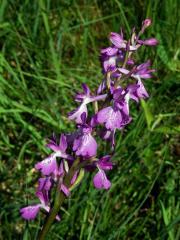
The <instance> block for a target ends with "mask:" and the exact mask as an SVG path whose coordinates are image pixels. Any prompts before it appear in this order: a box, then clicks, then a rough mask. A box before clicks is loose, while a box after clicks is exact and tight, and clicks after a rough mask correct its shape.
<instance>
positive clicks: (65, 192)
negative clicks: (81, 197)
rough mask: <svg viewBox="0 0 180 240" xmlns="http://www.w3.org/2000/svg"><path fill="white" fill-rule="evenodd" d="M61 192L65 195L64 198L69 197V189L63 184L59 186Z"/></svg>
mask: <svg viewBox="0 0 180 240" xmlns="http://www.w3.org/2000/svg"><path fill="white" fill-rule="evenodd" d="M61 191H62V192H63V193H64V194H65V195H66V197H68V196H69V195H70V191H69V189H68V188H67V187H66V186H65V185H64V184H61Z"/></svg>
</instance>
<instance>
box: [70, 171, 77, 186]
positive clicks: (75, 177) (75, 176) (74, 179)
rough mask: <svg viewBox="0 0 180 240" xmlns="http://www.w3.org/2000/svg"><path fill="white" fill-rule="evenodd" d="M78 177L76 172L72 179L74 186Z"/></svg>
mask: <svg viewBox="0 0 180 240" xmlns="http://www.w3.org/2000/svg"><path fill="white" fill-rule="evenodd" d="M77 176H78V171H76V172H75V174H74V175H73V177H72V179H71V185H73V184H74V183H75V181H76V179H77Z"/></svg>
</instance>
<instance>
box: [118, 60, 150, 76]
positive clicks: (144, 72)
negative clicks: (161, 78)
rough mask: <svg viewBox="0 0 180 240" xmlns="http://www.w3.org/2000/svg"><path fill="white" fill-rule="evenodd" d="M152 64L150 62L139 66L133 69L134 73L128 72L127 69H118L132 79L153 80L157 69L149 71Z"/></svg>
mask: <svg viewBox="0 0 180 240" xmlns="http://www.w3.org/2000/svg"><path fill="white" fill-rule="evenodd" d="M150 65H151V63H150V61H147V62H145V63H142V64H140V65H139V66H137V67H135V68H133V70H132V71H130V70H127V69H125V68H118V70H119V71H120V72H121V73H123V74H125V75H130V76H131V77H133V78H135V79H137V80H139V79H140V78H144V79H146V78H151V77H152V73H153V72H155V69H149V67H150Z"/></svg>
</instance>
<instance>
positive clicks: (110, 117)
mask: <svg viewBox="0 0 180 240" xmlns="http://www.w3.org/2000/svg"><path fill="white" fill-rule="evenodd" d="M113 97H114V100H113V105H112V106H109V107H106V108H103V109H102V110H100V111H99V112H98V113H97V115H96V117H95V121H96V122H97V123H100V124H102V123H104V124H105V127H106V128H107V129H108V130H111V131H113V130H115V129H122V128H123V127H124V126H125V125H127V124H128V123H129V122H130V121H131V117H130V116H129V95H128V93H127V94H125V91H124V90H122V89H117V90H115V91H114V94H113Z"/></svg>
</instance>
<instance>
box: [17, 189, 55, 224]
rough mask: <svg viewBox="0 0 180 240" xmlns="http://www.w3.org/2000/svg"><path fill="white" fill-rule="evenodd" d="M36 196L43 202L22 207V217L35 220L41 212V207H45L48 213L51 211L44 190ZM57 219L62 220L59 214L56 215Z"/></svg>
mask: <svg viewBox="0 0 180 240" xmlns="http://www.w3.org/2000/svg"><path fill="white" fill-rule="evenodd" d="M36 196H37V197H38V198H39V200H40V202H41V203H38V204H35V205H29V206H27V207H24V208H21V209H20V213H21V216H22V218H24V219H26V220H34V219H35V218H36V216H37V214H38V213H39V211H40V209H43V210H45V211H46V212H47V213H49V211H50V207H49V206H48V205H47V201H46V199H45V198H44V194H43V193H42V192H37V193H36ZM56 219H57V220H58V221H60V217H59V216H58V215H57V216H56Z"/></svg>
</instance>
